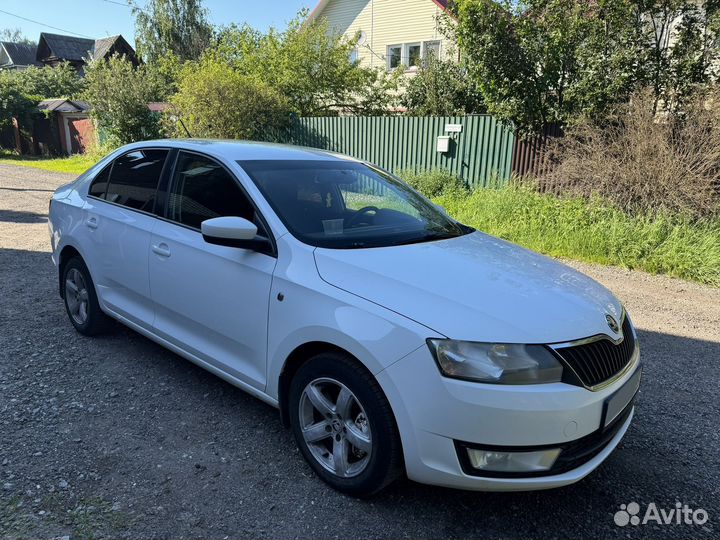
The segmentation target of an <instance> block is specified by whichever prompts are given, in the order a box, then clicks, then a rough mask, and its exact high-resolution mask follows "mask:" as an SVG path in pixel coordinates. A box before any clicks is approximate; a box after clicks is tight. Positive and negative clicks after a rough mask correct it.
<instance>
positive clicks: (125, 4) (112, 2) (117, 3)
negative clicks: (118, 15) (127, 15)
mask: <svg viewBox="0 0 720 540" xmlns="http://www.w3.org/2000/svg"><path fill="white" fill-rule="evenodd" d="M103 2H107V3H108V4H115V5H117V6H123V7H126V8H130V9H132V6H131V5H130V4H128V3H126V2H116V1H115V0H103Z"/></svg>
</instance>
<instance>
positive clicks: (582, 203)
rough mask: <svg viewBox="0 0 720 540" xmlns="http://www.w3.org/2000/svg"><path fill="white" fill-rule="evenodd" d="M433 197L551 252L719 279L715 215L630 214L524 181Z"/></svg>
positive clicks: (465, 219)
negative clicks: (694, 217)
mask: <svg viewBox="0 0 720 540" xmlns="http://www.w3.org/2000/svg"><path fill="white" fill-rule="evenodd" d="M434 202H436V203H437V204H440V205H442V206H443V207H445V209H446V210H447V211H448V213H449V214H450V215H452V216H453V217H454V218H455V219H457V220H459V221H460V222H462V223H465V224H467V225H470V226H472V227H475V228H477V229H479V230H482V231H484V232H487V233H489V234H492V235H494V236H498V237H501V238H505V239H507V240H510V241H512V242H515V243H518V244H520V245H522V246H525V247H527V248H529V249H532V250H535V251H539V252H541V253H545V254H547V255H551V256H556V257H565V258H569V259H577V260H581V261H586V262H594V263H600V264H609V265H618V266H624V267H626V268H636V269H640V270H645V271H647V272H651V273H662V274H667V275H670V276H675V277H680V278H684V279H691V280H694V281H698V282H701V283H707V284H710V285H714V286H720V219H718V218H717V217H716V218H708V219H706V220H701V221H693V220H691V219H689V218H686V217H681V216H673V215H669V214H653V215H641V216H637V217H631V216H629V215H627V214H625V213H624V212H622V211H620V210H619V209H617V208H615V207H613V206H611V205H609V204H607V203H604V202H602V201H601V200H599V199H591V200H585V199H580V198H556V197H553V196H551V195H543V194H540V193H537V192H536V191H533V190H532V189H530V188H528V187H522V186H510V187H506V188H503V189H479V190H475V191H474V192H472V193H471V194H469V195H462V194H459V193H446V194H443V195H440V196H438V197H435V198H434Z"/></svg>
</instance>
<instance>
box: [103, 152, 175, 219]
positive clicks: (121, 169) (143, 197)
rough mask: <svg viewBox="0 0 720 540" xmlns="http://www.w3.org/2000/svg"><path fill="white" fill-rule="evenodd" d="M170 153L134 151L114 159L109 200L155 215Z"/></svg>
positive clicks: (107, 197) (108, 190) (108, 191)
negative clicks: (164, 170) (164, 168)
mask: <svg viewBox="0 0 720 540" xmlns="http://www.w3.org/2000/svg"><path fill="white" fill-rule="evenodd" d="M167 155H168V150H144V149H143V150H134V151H132V152H129V153H127V154H125V155H123V156H121V157H119V158H117V159H116V160H115V163H114V165H113V168H112V174H111V175H110V184H109V185H108V189H107V196H106V197H105V198H106V199H107V200H108V201H110V202H114V203H117V204H122V205H123V206H127V207H129V208H135V209H136V210H144V211H145V212H152V210H153V205H154V204H155V197H156V196H157V186H158V181H159V180H160V173H161V172H162V168H163V165H164V164H165V158H166V157H167Z"/></svg>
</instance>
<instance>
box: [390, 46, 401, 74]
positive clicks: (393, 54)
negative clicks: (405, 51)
mask: <svg viewBox="0 0 720 540" xmlns="http://www.w3.org/2000/svg"><path fill="white" fill-rule="evenodd" d="M387 65H388V69H395V68H398V67H400V66H401V65H402V45H390V46H389V47H388V48H387Z"/></svg>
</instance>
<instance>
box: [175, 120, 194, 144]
mask: <svg viewBox="0 0 720 540" xmlns="http://www.w3.org/2000/svg"><path fill="white" fill-rule="evenodd" d="M178 122H180V125H181V126H182V127H183V129H184V130H185V133H187V136H188V137H189V138H190V139H192V138H193V136H192V135H190V131H189V130H188V128H187V126H186V125H185V122H183V121H182V118H178Z"/></svg>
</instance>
